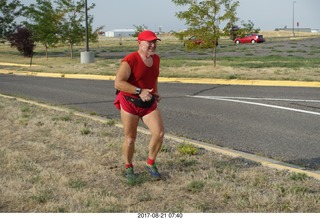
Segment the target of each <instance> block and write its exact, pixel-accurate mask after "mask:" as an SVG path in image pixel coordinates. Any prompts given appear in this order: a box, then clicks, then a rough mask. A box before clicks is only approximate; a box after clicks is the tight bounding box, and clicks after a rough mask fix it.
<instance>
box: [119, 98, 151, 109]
mask: <svg viewBox="0 0 320 219" xmlns="http://www.w3.org/2000/svg"><path fill="white" fill-rule="evenodd" d="M124 97H125V98H126V100H128V101H130V102H132V103H133V104H134V105H135V106H137V107H141V108H149V107H151V106H152V104H153V103H154V101H155V97H154V96H152V98H151V100H149V101H143V100H142V99H141V98H140V97H139V98H134V97H129V96H124Z"/></svg>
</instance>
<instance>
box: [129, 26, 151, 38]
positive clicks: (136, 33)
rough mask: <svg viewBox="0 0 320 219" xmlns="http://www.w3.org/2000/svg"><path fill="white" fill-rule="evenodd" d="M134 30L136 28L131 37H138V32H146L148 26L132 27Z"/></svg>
mask: <svg viewBox="0 0 320 219" xmlns="http://www.w3.org/2000/svg"><path fill="white" fill-rule="evenodd" d="M133 26H134V27H135V28H136V31H135V33H134V34H132V36H133V37H137V36H138V35H139V33H140V32H142V31H144V30H147V29H148V26H146V25H144V24H143V25H138V26H137V25H133Z"/></svg>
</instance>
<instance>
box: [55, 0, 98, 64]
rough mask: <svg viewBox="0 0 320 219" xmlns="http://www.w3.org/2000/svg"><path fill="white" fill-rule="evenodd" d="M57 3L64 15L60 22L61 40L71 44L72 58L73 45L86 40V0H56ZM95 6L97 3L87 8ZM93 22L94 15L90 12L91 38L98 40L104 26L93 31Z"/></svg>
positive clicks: (89, 28) (89, 29)
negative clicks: (99, 32)
mask: <svg viewBox="0 0 320 219" xmlns="http://www.w3.org/2000/svg"><path fill="white" fill-rule="evenodd" d="M56 3H57V5H58V8H57V11H58V13H59V14H61V15H62V18H61V20H60V24H59V29H60V30H59V35H60V41H61V42H62V43H64V44H67V45H69V47H70V54H71V58H73V47H74V46H75V45H79V44H81V43H83V42H85V37H86V31H85V30H86V27H85V1H84V0H80V1H74V0H56ZM94 7H95V4H92V5H91V6H89V7H88V8H87V10H88V11H89V10H91V9H93V8H94ZM92 23H93V16H92V15H89V14H88V33H89V40H91V41H97V38H98V34H97V33H98V31H99V30H101V29H102V27H99V28H97V30H95V31H93V28H92Z"/></svg>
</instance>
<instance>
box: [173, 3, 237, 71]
mask: <svg viewBox="0 0 320 219" xmlns="http://www.w3.org/2000/svg"><path fill="white" fill-rule="evenodd" d="M172 2H173V3H175V4H176V5H179V6H188V10H186V11H181V12H177V13H176V16H177V17H178V18H179V19H181V20H185V23H186V25H187V26H188V28H187V30H186V31H184V32H182V33H180V34H179V35H180V36H179V37H180V38H181V36H183V37H185V36H195V37H196V38H198V39H201V40H203V41H204V42H205V43H206V45H207V47H212V48H213V61H214V66H216V57H217V55H216V51H217V47H216V45H218V41H219V38H220V37H221V36H223V35H229V34H230V29H231V28H232V26H233V25H234V23H235V22H236V21H237V20H238V18H237V17H236V9H237V7H238V5H239V2H238V1H235V2H234V1H233V0H205V1H200V2H199V1H197V0H172ZM222 24H224V25H225V26H224V27H223V28H222V27H221V25H222Z"/></svg>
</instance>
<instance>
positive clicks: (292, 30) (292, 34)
mask: <svg viewBox="0 0 320 219" xmlns="http://www.w3.org/2000/svg"><path fill="white" fill-rule="evenodd" d="M296 2H297V1H293V2H292V36H295V34H294V4H295V3H296Z"/></svg>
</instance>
